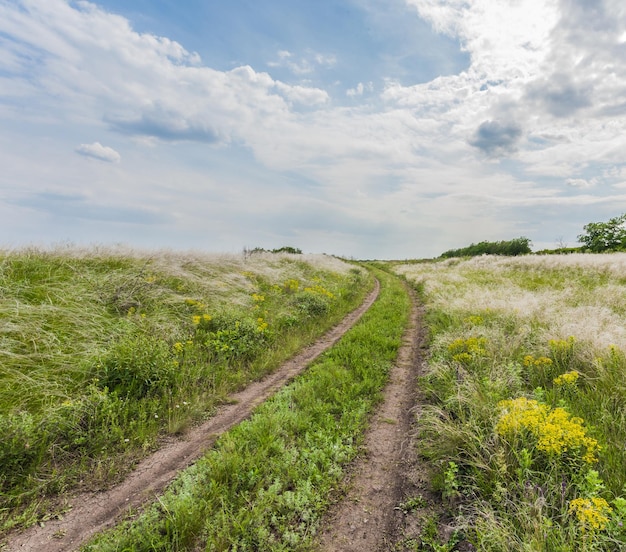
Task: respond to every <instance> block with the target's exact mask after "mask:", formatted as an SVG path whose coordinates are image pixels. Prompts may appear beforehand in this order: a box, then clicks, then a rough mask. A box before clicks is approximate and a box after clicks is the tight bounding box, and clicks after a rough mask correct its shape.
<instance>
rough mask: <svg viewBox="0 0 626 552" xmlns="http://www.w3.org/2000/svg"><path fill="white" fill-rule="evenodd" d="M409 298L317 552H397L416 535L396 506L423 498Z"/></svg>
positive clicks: (415, 337)
mask: <svg viewBox="0 0 626 552" xmlns="http://www.w3.org/2000/svg"><path fill="white" fill-rule="evenodd" d="M410 293H411V297H412V302H413V308H412V311H411V321H410V325H409V327H408V328H407V330H406V332H405V334H404V339H403V345H402V347H401V349H400V352H399V355H398V360H397V362H396V365H395V366H394V367H393V369H392V371H391V374H390V381H389V384H388V385H387V387H386V388H385V392H384V399H383V403H382V405H381V406H380V408H379V409H378V410H377V412H376V414H375V415H374V418H373V420H372V423H371V425H370V427H369V429H368V431H367V435H366V438H365V445H364V450H365V453H364V455H363V456H362V457H361V458H360V459H359V460H358V461H357V462H356V463H355V464H354V466H353V468H352V470H351V474H350V476H349V490H348V493H347V494H346V496H345V497H344V498H343V499H342V500H341V501H340V502H338V503H337V504H335V505H334V506H333V508H332V509H331V512H330V513H329V515H328V516H327V519H326V520H325V522H324V524H323V527H322V530H321V531H320V534H319V538H318V543H319V544H318V546H319V550H320V551H323V552H352V551H355V552H356V551H358V552H379V551H380V552H383V551H390V550H401V549H402V541H403V540H405V539H407V538H409V537H410V536H413V535H415V534H418V533H419V527H414V526H412V525H414V524H415V521H416V519H415V517H414V516H406V515H405V513H404V512H403V511H402V508H401V504H402V503H403V502H404V501H406V500H407V499H408V498H413V497H415V496H417V495H422V496H425V495H428V490H427V486H426V485H425V480H424V479H422V478H421V475H420V474H422V472H423V470H421V469H420V466H419V460H418V459H417V447H416V444H415V442H414V438H415V433H414V431H413V429H412V428H413V424H414V420H415V414H416V412H415V409H416V408H418V406H417V405H419V401H418V397H417V381H416V380H417V376H418V375H419V373H420V371H421V367H422V363H423V355H422V347H423V346H424V331H423V327H422V325H421V319H422V312H421V309H420V308H419V307H418V306H417V301H416V297H415V295H414V293H412V292H411V291H410Z"/></svg>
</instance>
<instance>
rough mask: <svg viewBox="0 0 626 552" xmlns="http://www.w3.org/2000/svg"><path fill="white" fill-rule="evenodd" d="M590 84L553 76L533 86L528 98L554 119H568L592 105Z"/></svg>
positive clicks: (566, 77)
mask: <svg viewBox="0 0 626 552" xmlns="http://www.w3.org/2000/svg"><path fill="white" fill-rule="evenodd" d="M591 94H592V87H591V85H590V84H582V83H575V82H574V81H573V80H572V79H571V78H570V77H569V76H567V75H563V74H556V75H553V76H552V77H551V78H549V79H542V80H541V81H538V82H535V83H534V84H532V85H531V86H530V87H529V89H528V92H527V98H528V99H529V100H530V101H531V102H533V103H534V104H536V105H539V106H540V107H541V108H543V109H544V110H545V111H547V112H548V113H550V114H551V115H553V116H554V117H559V118H561V117H568V116H569V115H572V114H573V113H575V112H576V111H578V110H579V109H582V108H584V107H588V106H590V105H591Z"/></svg>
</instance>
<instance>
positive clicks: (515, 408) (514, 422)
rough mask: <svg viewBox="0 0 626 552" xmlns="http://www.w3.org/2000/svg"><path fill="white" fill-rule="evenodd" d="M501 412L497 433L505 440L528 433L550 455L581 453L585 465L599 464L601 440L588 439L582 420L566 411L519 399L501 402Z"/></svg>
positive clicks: (538, 447)
mask: <svg viewBox="0 0 626 552" xmlns="http://www.w3.org/2000/svg"><path fill="white" fill-rule="evenodd" d="M499 406H500V408H501V409H502V412H501V414H500V417H499V419H498V422H497V424H496V432H497V433H498V434H499V435H501V436H503V437H515V436H518V435H520V434H522V433H523V432H524V430H525V431H528V432H529V433H530V434H531V435H532V436H533V437H534V438H535V439H536V445H537V449H538V450H540V451H543V452H545V453H546V454H548V455H549V456H561V455H562V454H564V453H568V452H569V453H572V452H573V453H577V452H578V453H580V454H581V458H582V460H583V461H584V462H586V463H588V464H591V463H593V462H597V460H598V459H597V457H596V453H597V452H598V451H599V450H600V446H599V445H598V441H596V440H595V439H593V438H591V437H588V436H587V433H586V430H585V428H584V427H583V425H582V424H583V420H582V419H581V418H576V417H571V416H570V415H569V414H568V412H567V411H566V410H564V409H563V408H555V409H550V407H549V406H548V405H547V404H543V403H539V402H537V401H535V400H531V399H527V398H525V397H519V398H517V399H512V400H506V401H500V403H499Z"/></svg>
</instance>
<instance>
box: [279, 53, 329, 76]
mask: <svg viewBox="0 0 626 552" xmlns="http://www.w3.org/2000/svg"><path fill="white" fill-rule="evenodd" d="M277 56H278V59H277V60H273V61H269V62H268V63H267V65H268V66H269V67H284V68H286V69H288V70H289V71H291V72H292V73H293V74H294V75H296V76H300V77H303V76H305V75H309V74H311V73H313V72H314V71H316V70H317V69H318V68H319V67H332V66H333V65H335V64H336V63H337V57H336V56H335V55H334V54H322V53H319V52H314V51H313V50H307V51H306V52H304V54H303V55H301V56H296V55H295V54H293V53H292V52H289V51H288V50H279V51H278V52H277Z"/></svg>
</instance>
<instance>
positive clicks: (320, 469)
mask: <svg viewBox="0 0 626 552" xmlns="http://www.w3.org/2000/svg"><path fill="white" fill-rule="evenodd" d="M378 276H379V278H380V279H381V283H382V286H381V294H380V297H379V299H378V301H377V302H376V303H375V304H374V306H373V307H372V308H371V309H370V310H369V311H368V312H367V313H366V314H365V315H364V316H363V318H362V319H361V321H360V322H359V323H358V324H357V325H356V326H355V327H354V328H353V329H352V330H350V331H349V332H348V333H347V334H346V335H345V336H344V337H343V338H342V339H341V341H340V342H339V343H338V344H337V345H336V346H334V347H333V348H332V349H331V350H330V351H329V352H327V353H326V354H325V355H324V356H323V358H322V359H320V360H319V361H318V362H316V363H315V364H314V365H313V366H312V367H310V368H309V369H308V370H307V371H306V372H305V373H304V374H303V375H301V376H300V377H298V378H297V379H296V380H295V381H294V382H293V383H292V384H290V385H289V386H288V387H286V388H284V389H282V390H281V391H280V392H279V393H278V394H277V395H276V396H275V397H274V398H273V399H271V400H269V401H268V402H267V403H265V404H263V405H262V406H260V407H259V408H258V409H257V410H256V411H255V413H254V415H253V416H252V418H251V419H250V420H248V421H246V422H244V423H242V424H240V425H239V426H237V427H236V428H234V429H233V430H231V431H230V432H229V433H227V434H226V435H224V436H223V437H221V438H220V439H219V440H218V442H217V444H216V447H215V449H214V450H212V451H211V452H209V453H208V454H207V455H206V457H205V458H204V459H202V460H200V461H199V462H198V463H197V464H196V465H195V466H194V467H192V468H191V469H189V470H187V471H186V472H185V473H184V474H182V476H181V477H180V478H179V479H178V480H177V482H176V483H175V484H174V485H173V486H172V488H171V489H170V490H169V491H167V492H166V493H165V495H164V496H162V497H161V498H160V499H159V500H158V502H157V503H156V504H155V505H154V506H152V507H151V508H149V509H148V510H147V511H145V512H144V513H143V514H142V515H141V516H140V517H139V518H138V519H137V520H135V521H133V522H132V523H130V522H129V523H125V524H123V525H121V526H120V527H118V528H116V529H115V530H114V531H113V532H111V533H109V534H104V535H102V536H100V537H99V538H98V539H96V540H95V541H94V542H93V543H91V544H90V545H88V546H86V547H85V550H90V551H91V550H92V551H96V550H97V551H99V552H105V551H108V550H111V551H112V550H136V551H140V550H146V551H147V550H152V551H156V550H168V551H170V550H192V549H193V550H203V549H204V550H211V551H220V550H221V551H225V550H239V551H242V552H243V551H257V550H264V551H281V550H282V551H296V550H310V549H311V546H312V537H313V536H314V534H315V530H316V527H317V524H318V522H319V519H320V516H321V515H322V513H323V512H324V510H325V509H326V507H327V506H328V504H329V501H330V500H331V494H332V491H333V489H334V488H336V487H337V486H338V485H339V484H340V480H341V478H342V470H343V468H344V467H345V466H346V464H347V463H348V462H349V461H350V460H351V459H352V458H354V457H355V455H356V454H357V453H358V451H359V444H360V442H361V434H362V432H363V429H364V427H365V424H366V422H367V419H368V416H369V414H370V412H371V411H372V409H373V407H374V406H375V405H376V404H377V403H378V402H379V401H380V399H381V390H382V388H383V386H384V384H385V382H386V380H387V375H388V371H389V368H390V366H391V364H392V362H393V361H394V359H395V358H396V355H397V352H398V348H399V347H400V345H401V341H402V333H403V330H404V327H405V325H406V323H407V320H408V313H409V309H410V302H409V299H408V296H407V293H406V291H405V290H404V288H403V286H402V285H401V283H400V282H399V281H398V279H396V278H395V277H391V276H390V275H388V274H385V273H380V274H379V275H378Z"/></svg>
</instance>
